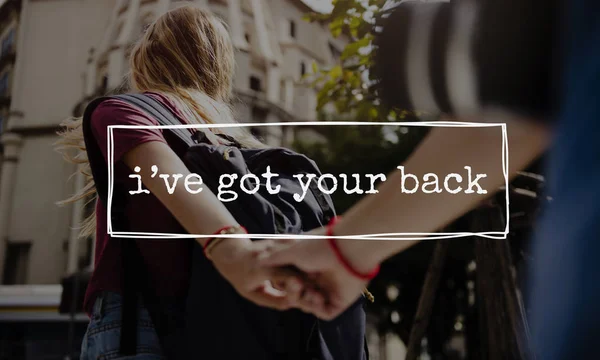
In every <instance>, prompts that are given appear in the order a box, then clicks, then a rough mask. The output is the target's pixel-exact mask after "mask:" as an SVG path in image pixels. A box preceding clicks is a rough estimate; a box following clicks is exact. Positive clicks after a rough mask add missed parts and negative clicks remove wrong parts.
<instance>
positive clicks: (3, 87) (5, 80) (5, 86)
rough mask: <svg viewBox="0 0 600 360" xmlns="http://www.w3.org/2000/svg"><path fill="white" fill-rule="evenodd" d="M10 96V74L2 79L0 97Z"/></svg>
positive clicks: (0, 80)
mask: <svg viewBox="0 0 600 360" xmlns="http://www.w3.org/2000/svg"><path fill="white" fill-rule="evenodd" d="M7 95H8V72H5V73H4V75H2V77H0V96H7Z"/></svg>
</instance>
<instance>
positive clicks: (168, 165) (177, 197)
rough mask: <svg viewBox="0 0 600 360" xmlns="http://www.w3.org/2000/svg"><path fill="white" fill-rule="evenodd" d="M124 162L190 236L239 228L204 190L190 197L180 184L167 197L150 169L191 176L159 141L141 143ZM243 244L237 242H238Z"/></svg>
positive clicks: (203, 239)
mask: <svg viewBox="0 0 600 360" xmlns="http://www.w3.org/2000/svg"><path fill="white" fill-rule="evenodd" d="M124 162H125V164H126V165H127V166H128V167H129V168H131V169H133V168H134V167H136V166H139V167H140V168H141V169H142V170H141V172H140V175H141V176H142V181H143V183H144V185H146V187H147V188H148V190H150V192H151V193H152V194H153V195H154V196H156V197H157V198H158V199H159V200H160V202H161V203H162V204H163V205H164V206H165V207H166V208H167V209H168V210H169V211H170V212H171V214H173V216H174V217H175V218H176V219H177V220H178V221H179V223H180V224H181V225H182V226H183V227H184V228H185V229H186V230H187V231H188V232H189V233H190V234H207V235H208V234H213V233H214V232H215V231H217V230H219V229H221V228H223V227H225V226H231V225H237V224H238V223H237V221H236V220H235V218H234V217H233V216H232V215H231V213H229V211H228V210H227V208H226V207H225V206H224V205H223V204H222V203H221V201H219V199H217V197H216V196H215V194H214V193H213V192H211V191H210V189H208V188H207V187H204V188H203V190H202V191H201V192H200V193H199V194H196V195H192V194H190V193H189V192H187V191H186V190H185V188H184V187H183V185H182V184H179V185H177V186H176V187H175V191H174V192H173V194H169V193H168V192H167V188H166V186H165V183H164V180H163V179H161V178H159V177H158V176H156V177H154V178H152V177H151V176H150V175H151V172H150V169H151V167H152V166H153V165H156V166H158V168H159V169H160V170H161V172H162V173H164V174H182V175H183V178H185V177H186V176H187V175H189V174H190V171H189V170H188V168H187V167H186V166H185V164H184V163H183V162H182V161H181V159H180V158H179V157H178V156H177V154H175V153H174V152H173V151H172V150H171V148H170V147H169V146H168V145H166V144H165V143H162V142H158V141H152V142H147V143H143V144H141V145H139V146H137V147H135V148H134V149H132V150H131V151H129V152H127V153H126V154H125V156H124ZM183 178H182V179H183ZM207 240H208V239H206V238H202V239H198V242H200V244H203V243H204V242H206V241H207ZM246 241H250V240H246ZM246 241H242V239H238V242H246Z"/></svg>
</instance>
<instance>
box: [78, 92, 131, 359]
mask: <svg viewBox="0 0 600 360" xmlns="http://www.w3.org/2000/svg"><path fill="white" fill-rule="evenodd" d="M109 99H111V97H101V98H97V99H95V100H93V101H92V102H91V103H90V104H88V106H87V107H86V109H85V112H84V115H83V122H82V129H83V139H84V142H85V148H86V152H87V156H88V161H89V163H90V168H91V170H92V176H93V178H94V185H95V187H96V193H97V194H98V198H99V201H102V202H103V203H104V204H107V200H108V169H107V166H106V163H105V160H104V157H103V155H102V151H101V150H100V146H99V145H98V142H97V140H96V138H95V136H94V133H93V131H92V126H91V120H92V114H93V112H94V110H96V108H97V107H98V105H100V104H101V103H102V102H104V101H106V100H109ZM114 186H115V188H114V189H113V194H114V196H113V199H112V200H113V202H112V209H111V213H110V214H108V216H110V217H111V222H112V225H113V227H116V228H118V229H119V230H121V231H124V230H126V229H127V218H126V216H125V209H126V207H125V201H126V197H125V189H122V188H121V185H120V184H114ZM121 246H122V254H121V255H122V256H121V257H122V259H123V265H125V261H124V259H125V258H128V259H130V260H135V259H136V256H135V253H134V252H133V251H131V250H132V249H131V246H134V247H135V243H134V242H133V241H123V239H121ZM136 262H137V261H136ZM128 267H129V266H123V271H122V283H123V310H122V317H121V326H122V328H121V343H120V350H121V353H122V355H125V356H129V355H135V353H136V347H137V291H136V290H135V272H136V271H138V269H137V266H135V268H134V269H128Z"/></svg>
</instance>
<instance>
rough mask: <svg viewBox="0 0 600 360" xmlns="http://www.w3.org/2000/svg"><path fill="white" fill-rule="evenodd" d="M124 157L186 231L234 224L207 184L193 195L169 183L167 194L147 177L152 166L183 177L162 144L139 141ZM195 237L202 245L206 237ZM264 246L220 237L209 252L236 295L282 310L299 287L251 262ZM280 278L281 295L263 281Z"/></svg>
mask: <svg viewBox="0 0 600 360" xmlns="http://www.w3.org/2000/svg"><path fill="white" fill-rule="evenodd" d="M124 161H125V164H126V165H127V166H128V167H129V168H131V169H133V168H135V167H136V166H139V167H140V168H141V169H142V171H143V170H145V172H141V173H140V175H141V176H142V180H143V183H144V185H146V187H147V188H148V190H150V192H151V193H152V194H154V196H156V197H157V198H158V199H159V200H160V202H161V203H162V204H163V205H164V206H165V207H166V208H167V209H168V210H169V211H170V212H171V214H173V216H174V217H175V218H176V219H177V220H178V221H179V223H180V224H181V225H182V226H183V227H184V228H185V229H186V230H187V231H188V232H189V233H191V234H207V235H208V234H213V233H214V232H215V231H218V230H219V229H221V228H223V227H226V226H232V225H237V224H238V223H237V221H236V220H235V218H234V217H233V216H232V215H231V213H230V212H229V211H228V210H227V208H226V207H225V206H224V205H223V204H222V203H221V201H219V199H218V198H217V197H216V196H215V194H214V193H213V192H211V191H210V189H208V188H207V187H204V188H203V190H202V191H201V192H200V193H199V194H197V195H192V194H190V193H188V192H187V191H186V190H185V188H184V187H183V186H182V185H181V184H180V185H178V186H176V187H175V191H174V192H173V194H169V193H168V192H167V188H166V186H165V184H164V180H163V179H161V178H159V177H155V178H152V177H151V176H150V173H149V169H151V167H152V166H153V165H156V166H158V168H159V169H160V170H161V172H163V173H165V174H182V175H183V178H185V177H186V176H187V175H188V174H190V171H189V170H188V169H187V167H186V166H185V164H184V163H183V162H182V161H181V159H179V157H178V156H177V154H175V153H174V152H173V150H171V148H170V147H169V146H168V145H166V144H165V143H162V142H158V141H153V142H147V143H143V144H141V145H139V146H137V147H135V148H133V149H132V150H130V151H129V152H127V153H126V154H125V156H124ZM197 241H198V242H199V243H200V244H204V243H205V242H206V241H208V239H207V238H201V239H197ZM267 245H268V243H267V242H257V243H253V242H252V241H251V240H250V239H249V238H235V239H233V238H232V239H226V240H225V241H223V242H221V243H220V244H219V245H218V246H217V247H216V248H215V249H214V250H213V251H212V253H211V256H212V261H213V263H214V265H215V267H216V268H217V269H218V270H219V272H220V273H221V275H223V277H224V278H225V279H227V281H229V282H230V283H231V285H232V286H233V287H234V288H235V289H236V290H237V291H238V292H239V293H240V294H241V295H242V296H244V297H246V298H248V299H250V300H252V301H254V302H255V303H257V304H259V305H262V306H269V307H273V308H276V309H281V310H284V309H287V308H288V307H289V306H290V304H292V303H293V302H294V301H295V299H296V298H297V297H298V296H299V294H300V291H301V290H302V287H301V284H300V282H299V280H297V278H295V277H294V276H292V275H293V274H292V273H290V272H289V271H286V270H283V269H272V268H259V267H257V266H256V261H257V259H256V258H257V256H258V253H259V251H261V250H264V247H265V246H267ZM282 279H286V280H287V281H286V286H287V288H286V289H285V290H286V293H280V292H277V290H275V289H274V288H272V287H271V283H266V281H267V280H270V281H271V282H280V281H281V280H282ZM286 295H287V296H286Z"/></svg>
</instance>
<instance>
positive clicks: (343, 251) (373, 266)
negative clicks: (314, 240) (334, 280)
mask: <svg viewBox="0 0 600 360" xmlns="http://www.w3.org/2000/svg"><path fill="white" fill-rule="evenodd" d="M337 221H338V218H336V219H334V220H332V221H331V222H330V223H329V225H328V226H327V231H326V235H327V236H328V237H329V238H328V239H327V241H328V244H329V247H330V248H331V250H332V251H333V253H334V254H335V256H336V257H337V260H338V262H339V263H340V265H342V266H343V267H344V268H345V270H346V271H347V272H348V273H350V274H351V275H352V276H354V277H356V278H359V279H361V280H366V281H369V280H372V279H373V278H374V277H375V276H377V274H378V273H379V262H377V261H375V260H374V259H376V258H374V257H372V256H369V253H368V252H366V253H365V252H362V251H359V252H357V251H355V249H352V248H348V247H347V245H348V244H351V243H356V242H357V241H338V240H336V239H335V238H332V236H335V234H334V227H336V225H337ZM361 242H362V241H361Z"/></svg>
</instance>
